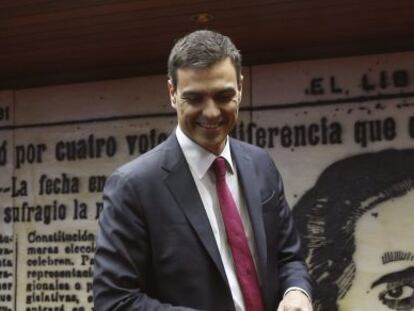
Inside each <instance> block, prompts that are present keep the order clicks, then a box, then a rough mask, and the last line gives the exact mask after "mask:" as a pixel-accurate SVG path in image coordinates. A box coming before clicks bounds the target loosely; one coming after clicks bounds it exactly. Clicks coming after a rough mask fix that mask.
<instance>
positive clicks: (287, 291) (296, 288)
mask: <svg viewBox="0 0 414 311" xmlns="http://www.w3.org/2000/svg"><path fill="white" fill-rule="evenodd" d="M292 290H298V291H300V292H302V293H304V294H305V296H306V297H308V299H309V301H310V302H312V298H311V296H310V295H309V294H308V292H307V291H306V290H304V289H302V288H300V287H296V286H292V287H289V288H288V289H287V290H286V291H285V293H284V294H283V297H285V296H286V294H287V293H289V292H290V291H292Z"/></svg>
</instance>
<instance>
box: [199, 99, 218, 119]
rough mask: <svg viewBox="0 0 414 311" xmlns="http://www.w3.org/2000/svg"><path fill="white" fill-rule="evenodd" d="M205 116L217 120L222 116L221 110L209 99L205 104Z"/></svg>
mask: <svg viewBox="0 0 414 311" xmlns="http://www.w3.org/2000/svg"><path fill="white" fill-rule="evenodd" d="M203 115H204V116H205V117H206V118H217V117H218V116H220V109H219V107H218V106H217V104H216V103H215V102H214V100H213V99H211V98H209V99H207V102H206V103H205V106H204V109H203Z"/></svg>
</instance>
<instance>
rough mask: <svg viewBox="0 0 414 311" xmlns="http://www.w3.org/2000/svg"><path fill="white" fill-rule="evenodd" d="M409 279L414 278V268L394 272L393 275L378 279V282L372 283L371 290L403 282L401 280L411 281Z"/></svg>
mask: <svg viewBox="0 0 414 311" xmlns="http://www.w3.org/2000/svg"><path fill="white" fill-rule="evenodd" d="M409 278H414V266H413V267H409V268H407V269H404V270H401V271H397V272H392V273H388V274H386V275H383V276H382V277H380V278H379V279H377V280H376V281H374V282H373V283H372V285H371V289H372V288H374V287H375V286H378V285H380V284H383V283H390V282H395V281H401V280H404V279H409Z"/></svg>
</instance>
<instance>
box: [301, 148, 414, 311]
mask: <svg viewBox="0 0 414 311" xmlns="http://www.w3.org/2000/svg"><path fill="white" fill-rule="evenodd" d="M412 190H414V149H406V150H392V149H390V150H384V151H380V152H376V153H366V154H362V155H357V156H353V157H349V158H346V159H343V160H340V161H338V162H335V163H334V164H332V165H331V166H329V167H327V168H326V169H325V170H324V172H323V173H322V174H321V176H320V177H319V178H318V180H317V182H316V184H315V186H314V187H313V188H312V189H310V190H309V191H307V192H306V193H305V194H304V195H303V197H301V199H300V200H299V201H298V203H297V204H296V205H295V207H294V208H293V215H294V218H295V224H296V226H297V228H298V230H299V232H300V234H301V237H302V241H303V244H304V245H303V246H304V251H305V255H306V258H307V263H308V266H309V271H310V273H311V275H312V277H313V278H314V279H315V281H316V286H315V288H314V297H313V298H314V306H315V311H337V310H338V304H337V302H338V300H340V299H341V298H343V297H344V296H345V295H346V293H347V292H348V290H349V289H350V287H351V286H352V282H353V280H354V277H355V263H354V261H353V254H354V252H355V247H356V245H355V237H354V232H355V226H356V223H357V221H358V219H359V218H360V217H361V216H362V215H364V214H365V213H367V212H369V211H370V210H372V209H373V208H374V207H376V206H377V205H378V204H380V203H381V202H384V201H387V200H391V199H393V198H396V197H399V196H403V195H404V194H406V193H407V192H409V191H412Z"/></svg>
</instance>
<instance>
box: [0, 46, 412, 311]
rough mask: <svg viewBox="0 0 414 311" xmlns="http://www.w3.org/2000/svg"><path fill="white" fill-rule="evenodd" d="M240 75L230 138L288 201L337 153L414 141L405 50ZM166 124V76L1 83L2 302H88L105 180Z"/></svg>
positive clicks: (63, 305) (159, 137) (76, 306)
mask: <svg viewBox="0 0 414 311" xmlns="http://www.w3.org/2000/svg"><path fill="white" fill-rule="evenodd" d="M243 75H244V77H245V79H244V81H245V84H244V90H243V96H244V97H243V102H242V105H241V112H240V118H239V122H238V124H237V127H236V128H235V130H234V132H233V135H234V136H235V137H237V138H239V139H242V140H245V141H248V142H251V143H253V144H256V145H258V146H261V147H263V148H266V149H267V150H268V152H269V153H270V154H271V156H272V157H273V158H274V160H275V162H276V163H277V166H278V167H279V169H280V171H281V173H282V175H283V177H284V181H285V186H286V194H287V198H288V201H289V203H290V204H291V206H293V205H294V204H295V203H296V202H297V200H298V199H299V198H300V197H301V195H302V194H303V193H304V192H305V191H306V190H308V189H309V188H310V187H312V186H313V185H314V183H315V181H316V180H317V178H318V176H319V175H320V173H321V172H322V171H323V170H324V169H325V168H326V167H327V166H329V165H330V164H332V163H334V162H335V161H337V160H339V159H343V158H346V157H349V156H352V155H355V154H359V153H366V152H373V151H379V150H383V149H388V148H410V147H411V146H413V141H414V103H413V99H414V82H413V80H414V52H406V53H398V54H386V55H371V56H363V57H354V58H344V59H329V60H320V61H307V62H295V63H284V64H270V65H261V66H253V67H246V68H244V70H243ZM175 125H176V119H175V114H174V111H173V110H172V108H171V107H170V105H169V100H168V96H167V87H166V79H165V77H164V76H148V77H139V78H132V79H124V80H113V81H104V82H93V83H84V84H73V85H62V86H53V87H43V88H36V89H24V90H8V91H1V92H0V168H1V174H0V255H1V256H0V310H38V308H39V306H40V307H55V308H57V309H59V310H90V309H91V308H92V303H91V301H92V296H91V295H92V291H91V290H92V288H91V273H92V268H93V252H94V238H95V228H96V221H97V217H98V216H99V212H100V210H101V208H102V199H101V191H102V189H103V185H104V182H105V180H106V178H107V177H108V176H109V174H110V173H111V172H112V171H113V170H114V169H115V168H116V167H118V166H119V165H121V164H122V163H125V162H126V161H128V160H131V159H133V158H135V157H137V156H139V155H140V154H142V153H145V152H146V151H148V150H149V149H151V148H152V147H154V146H155V145H156V144H158V143H159V142H161V141H163V140H164V139H166V137H167V136H168V134H169V133H170V132H171V131H172V130H173V129H174V127H175ZM160 182H162V181H160ZM57 309H56V310H57ZM54 310H55V309H54Z"/></svg>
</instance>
